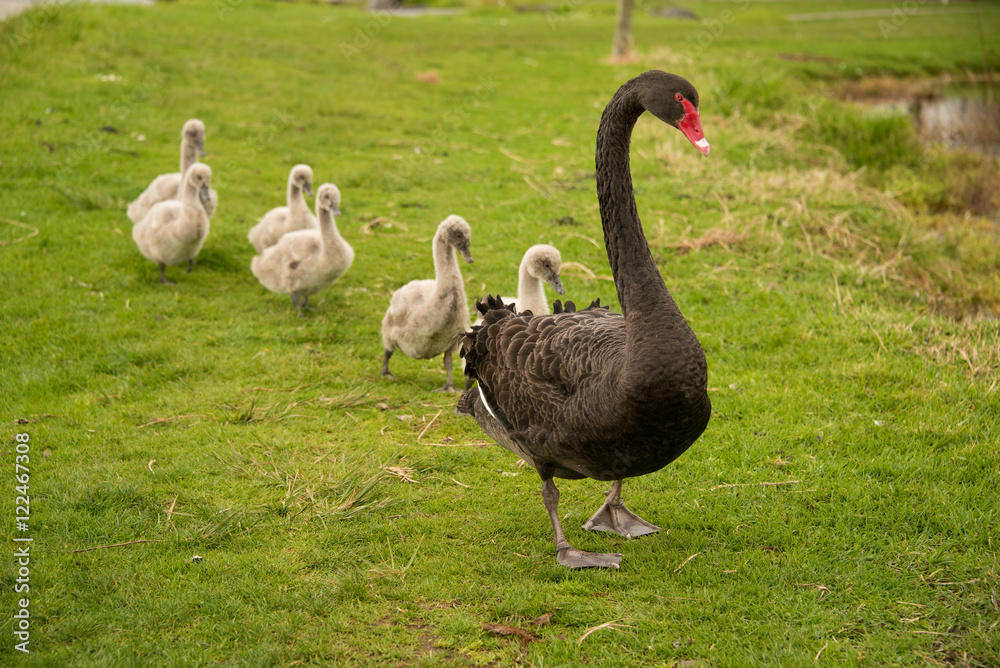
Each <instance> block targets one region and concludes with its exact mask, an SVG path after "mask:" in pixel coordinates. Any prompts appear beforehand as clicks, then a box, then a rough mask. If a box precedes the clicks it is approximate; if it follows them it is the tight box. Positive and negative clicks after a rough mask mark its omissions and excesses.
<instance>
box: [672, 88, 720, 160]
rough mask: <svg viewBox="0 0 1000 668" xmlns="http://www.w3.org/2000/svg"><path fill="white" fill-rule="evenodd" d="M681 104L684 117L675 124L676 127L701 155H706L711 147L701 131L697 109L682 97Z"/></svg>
mask: <svg viewBox="0 0 1000 668" xmlns="http://www.w3.org/2000/svg"><path fill="white" fill-rule="evenodd" d="M681 104H683V105H684V118H682V119H681V122H680V123H678V124H677V129H678V130H680V131H681V132H683V133H684V136H685V137H687V138H688V139H689V140H690V141H691V143H692V144H694V145H695V148H697V149H698V150H699V151H701V152H702V154H703V155H708V153H709V151H711V150H712V148H711V147H710V146H709V145H708V140H707V139H705V133H704V132H702V131H701V116H700V115H699V114H698V109H697V108H696V107H695V106H694V105H693V104H691V103H690V102H688V101H687V99H682V100H681Z"/></svg>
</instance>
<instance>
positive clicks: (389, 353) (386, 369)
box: [382, 350, 396, 380]
mask: <svg viewBox="0 0 1000 668" xmlns="http://www.w3.org/2000/svg"><path fill="white" fill-rule="evenodd" d="M394 352H395V351H394V350H386V351H385V359H384V360H382V375H383V376H385V377H386V378H389V379H391V380H395V379H396V377H395V376H393V375H392V374H391V373H389V358H390V357H392V354H393V353H394Z"/></svg>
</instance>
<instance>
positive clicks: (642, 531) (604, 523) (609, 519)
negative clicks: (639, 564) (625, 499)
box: [583, 478, 660, 538]
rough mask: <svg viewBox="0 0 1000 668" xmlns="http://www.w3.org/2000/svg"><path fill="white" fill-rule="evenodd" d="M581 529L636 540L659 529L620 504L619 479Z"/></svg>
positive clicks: (620, 483) (620, 484)
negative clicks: (602, 503)
mask: <svg viewBox="0 0 1000 668" xmlns="http://www.w3.org/2000/svg"><path fill="white" fill-rule="evenodd" d="M583 528H584V529H588V530H590V531H607V532H608V533H616V534H618V535H619V536H625V537H626V538H638V537H639V536H645V535H647V534H651V533H656V532H657V531H659V530H660V527H658V526H656V525H655V524H650V523H649V522H647V521H646V520H644V519H642V518H641V517H639V516H638V515H636V514H635V513H633V512H632V511H631V510H629V509H628V508H626V507H625V504H624V503H622V481H621V478H619V479H618V480H615V483H614V484H613V485H611V489H610V490H608V498H607V499H606V500H605V501H604V505H602V506H601V507H600V508H598V509H597V512H596V513H594V516H593V517H591V518H590V519H589V520H587V523H586V524H584V525H583Z"/></svg>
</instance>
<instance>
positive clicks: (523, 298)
mask: <svg viewBox="0 0 1000 668" xmlns="http://www.w3.org/2000/svg"><path fill="white" fill-rule="evenodd" d="M561 269H562V256H561V255H560V254H559V249H557V248H556V247H555V246H549V245H548V244H538V245H536V246H532V247H531V248H529V249H528V250H527V251H525V253H524V257H523V258H521V266H520V267H519V268H518V271H517V297H502V299H503V302H504V303H505V304H513V305H514V310H515V311H517V312H518V313H522V312H524V311H531V312H532V313H534V314H535V315H547V314H548V313H549V312H550V310H549V302H548V300H546V298H545V283H548V284H549V285H551V286H552V289H553V290H555V291H556V292H557V293H558V294H560V295H561V294H563V293H564V292H565V290H563V286H562V280H561V279H560V278H559V272H560V270H561Z"/></svg>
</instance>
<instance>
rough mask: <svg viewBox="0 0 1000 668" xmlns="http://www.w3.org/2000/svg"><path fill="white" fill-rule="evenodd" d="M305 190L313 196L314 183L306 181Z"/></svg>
mask: <svg viewBox="0 0 1000 668" xmlns="http://www.w3.org/2000/svg"><path fill="white" fill-rule="evenodd" d="M303 190H305V191H306V194H307V195H309V196H310V197H312V196H313V188H312V184H311V183H309V182H308V181H306V185H305V187H303Z"/></svg>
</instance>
